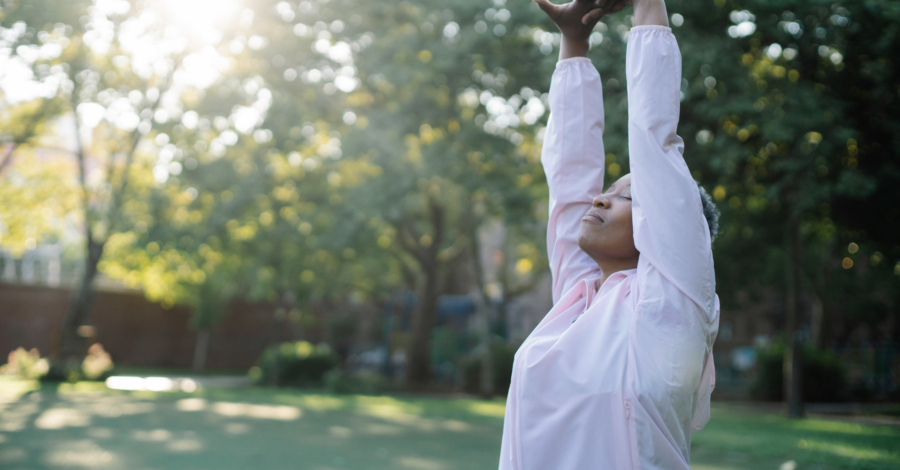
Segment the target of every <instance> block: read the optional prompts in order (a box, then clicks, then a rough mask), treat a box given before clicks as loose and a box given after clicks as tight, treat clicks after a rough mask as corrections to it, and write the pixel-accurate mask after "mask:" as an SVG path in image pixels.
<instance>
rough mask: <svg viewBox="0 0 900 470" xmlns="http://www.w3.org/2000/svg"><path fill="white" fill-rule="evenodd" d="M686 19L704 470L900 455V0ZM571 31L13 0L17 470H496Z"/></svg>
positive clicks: (5, 170) (226, 3)
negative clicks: (707, 251) (707, 261)
mask: <svg viewBox="0 0 900 470" xmlns="http://www.w3.org/2000/svg"><path fill="white" fill-rule="evenodd" d="M667 5H668V9H669V13H670V15H671V18H670V23H671V25H672V27H673V30H674V33H675V35H676V37H677V38H678V40H679V44H680V47H681V50H682V54H683V57H684V66H683V72H682V75H683V79H682V89H681V90H682V93H681V113H682V116H681V123H680V128H679V133H680V134H681V135H682V136H683V137H684V138H685V140H686V150H685V158H686V160H687V162H688V165H689V167H690V168H691V170H692V173H693V175H694V177H695V179H697V180H698V181H699V182H700V183H701V185H703V186H704V187H705V188H706V189H707V190H708V191H709V192H710V194H712V195H713V197H714V199H715V201H716V202H717V203H718V205H719V208H720V210H721V212H722V219H721V228H720V235H719V237H718V239H717V240H716V241H715V245H714V251H715V261H716V274H717V291H718V295H719V297H720V299H721V302H722V311H721V321H720V327H719V335H718V338H717V340H716V343H715V362H716V370H717V385H716V390H715V392H714V393H713V399H714V405H713V419H712V421H711V423H710V424H709V426H708V428H707V429H706V430H704V431H701V432H700V433H698V434H697V435H695V436H694V442H693V451H692V456H693V462H694V463H695V468H698V469H756V468H760V469H762V468H776V469H781V470H794V469H798V468H801V469H806V468H809V469H819V470H826V469H832V468H871V469H880V468H885V469H886V468H897V466H898V465H900V451H898V449H900V427H898V424H900V419H898V417H900V405H898V402H900V354H898V353H900V343H898V336H900V315H898V309H900V303H898V302H900V237H898V235H897V230H898V228H900V205H898V201H900V157H898V155H900V137H898V136H900V70H898V60H897V58H898V57H900V37H898V35H900V30H898V29H897V24H900V5H898V4H897V3H896V2H892V1H889V0H866V1H855V2H851V1H842V0H841V1H824V0H808V1H803V2H799V1H793V0H767V1H763V0H702V1H683V0H670V1H669V2H667ZM629 10H630V9H629ZM631 23H632V21H631V17H630V16H629V11H623V12H621V13H619V14H617V15H615V16H613V17H611V18H607V19H605V20H604V21H603V22H602V23H600V24H598V25H597V27H596V28H595V31H594V33H593V34H592V35H591V44H592V49H591V52H590V57H591V59H592V60H593V62H594V64H595V65H596V66H597V68H598V69H599V71H600V74H601V77H602V80H603V88H604V94H605V106H606V109H605V111H606V122H607V127H606V135H605V144H606V149H607V151H608V152H609V153H608V154H607V155H606V156H605V162H603V164H604V165H605V166H606V169H607V172H606V173H607V178H608V181H607V183H610V182H612V181H614V180H615V179H617V178H618V177H619V176H621V175H624V174H626V173H628V171H629V169H628V148H627V139H626V137H627V136H626V130H627V100H626V94H625V92H626V83H625V75H624V62H625V40H626V38H627V35H628V31H629V28H630V25H631ZM559 44H560V35H559V34H558V32H557V31H556V29H555V28H554V27H553V25H552V24H550V23H549V21H548V20H546V19H545V18H544V16H543V13H542V12H541V11H540V10H539V9H538V8H537V7H536V6H535V5H532V4H531V2H527V1H524V0H517V1H512V0H509V1H507V0H459V1H456V2H438V1H432V0H409V1H402V2H373V1H358V0H304V1H290V2H288V1H280V2H279V1H273V0H177V1H176V0H130V1H129V0H95V1H88V0H77V1H73V0H2V1H0V352H3V353H7V352H9V357H8V362H7V364H6V365H4V366H3V367H2V369H0V373H2V374H0V409H2V415H0V467H2V468H22V469H26V468H28V469H31V468H62V467H66V468H68V467H89V468H94V467H97V468H128V469H136V468H217V469H221V468H260V467H262V468H310V469H336V468H352V469H370V468H371V469H376V468H377V469H380V468H410V469H424V470H442V469H457V468H473V469H476V468H477V469H481V468H495V467H496V462H497V459H498V456H499V442H500V434H501V431H502V417H503V410H504V397H505V395H506V393H507V390H508V387H509V377H510V372H511V368H512V358H513V354H514V353H515V351H516V349H517V347H518V345H519V344H520V343H521V341H522V340H523V339H524V338H525V337H526V336H527V335H528V334H529V333H530V331H531V329H532V328H533V327H534V326H536V325H537V323H538V322H539V321H540V319H541V318H542V317H543V315H544V314H545V313H546V312H547V311H548V310H549V308H550V307H551V303H552V301H551V298H550V289H549V288H550V279H549V269H548V266H547V254H546V239H545V232H546V222H547V203H546V201H547V197H548V194H547V187H546V181H545V178H544V174H543V170H542V169H541V166H540V149H541V141H542V137H543V133H544V129H545V126H546V122H547V118H548V116H549V110H548V102H547V92H548V90H549V83H550V76H551V74H552V72H553V69H554V67H555V62H556V56H557V54H558V52H559V50H558V49H559ZM0 361H2V359H0ZM798 418H803V419H798Z"/></svg>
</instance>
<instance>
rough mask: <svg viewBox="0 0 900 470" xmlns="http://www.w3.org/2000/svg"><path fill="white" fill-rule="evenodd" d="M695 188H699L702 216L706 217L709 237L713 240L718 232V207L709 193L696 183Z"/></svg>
mask: <svg viewBox="0 0 900 470" xmlns="http://www.w3.org/2000/svg"><path fill="white" fill-rule="evenodd" d="M697 189H699V190H700V203H701V204H702V205H703V217H706V224H707V225H709V239H710V241H713V240H715V239H716V235H718V234H719V208H718V207H716V203H715V202H713V199H712V197H710V196H709V193H708V192H706V190H705V189H703V186H700V183H697Z"/></svg>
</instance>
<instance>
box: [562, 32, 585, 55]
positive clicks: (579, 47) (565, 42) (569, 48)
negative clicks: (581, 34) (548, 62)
mask: <svg viewBox="0 0 900 470" xmlns="http://www.w3.org/2000/svg"><path fill="white" fill-rule="evenodd" d="M590 49H591V43H590V41H589V39H588V38H572V37H567V36H566V35H563V38H562V44H560V48H559V60H565V59H571V58H572V57H587V54H588V51H589V50H590Z"/></svg>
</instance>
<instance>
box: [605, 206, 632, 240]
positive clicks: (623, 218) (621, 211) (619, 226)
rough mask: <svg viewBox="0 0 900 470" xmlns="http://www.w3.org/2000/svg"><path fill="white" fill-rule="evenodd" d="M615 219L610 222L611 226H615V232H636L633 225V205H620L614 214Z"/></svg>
mask: <svg viewBox="0 0 900 470" xmlns="http://www.w3.org/2000/svg"><path fill="white" fill-rule="evenodd" d="M612 215H613V217H612V220H611V221H610V222H612V223H611V224H610V225H613V226H615V230H616V232H618V233H622V234H625V233H629V234H630V233H632V232H633V231H634V227H633V226H632V224H631V204H628V205H627V206H626V205H624V204H623V205H620V206H619V207H617V208H616V209H615V210H614V211H613V213H612Z"/></svg>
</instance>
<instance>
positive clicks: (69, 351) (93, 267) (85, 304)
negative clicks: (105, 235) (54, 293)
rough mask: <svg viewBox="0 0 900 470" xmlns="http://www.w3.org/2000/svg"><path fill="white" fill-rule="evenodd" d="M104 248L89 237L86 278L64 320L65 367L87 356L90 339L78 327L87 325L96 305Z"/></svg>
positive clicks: (62, 347) (62, 353)
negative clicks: (97, 280) (99, 266)
mask: <svg viewBox="0 0 900 470" xmlns="http://www.w3.org/2000/svg"><path fill="white" fill-rule="evenodd" d="M103 246H104V244H102V243H96V242H95V241H94V240H93V237H92V236H90V234H89V235H88V241H87V256H86V257H85V269H84V277H83V278H82V279H81V283H80V284H79V286H78V289H77V290H76V291H75V292H73V293H72V294H73V295H72V298H71V300H70V301H69V310H68V312H67V313H66V317H65V319H64V320H63V329H62V333H61V334H60V336H59V341H60V344H59V353H60V359H61V361H62V363H63V364H64V365H69V364H70V363H73V364H74V363H80V362H81V360H82V359H84V356H85V355H86V354H87V348H88V339H87V338H85V337H83V336H82V335H81V334H79V332H78V327H80V326H82V325H87V324H88V321H89V320H90V315H91V307H92V306H93V304H94V280H95V279H96V277H97V264H98V263H99V262H100V257H101V256H102V255H103Z"/></svg>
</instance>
